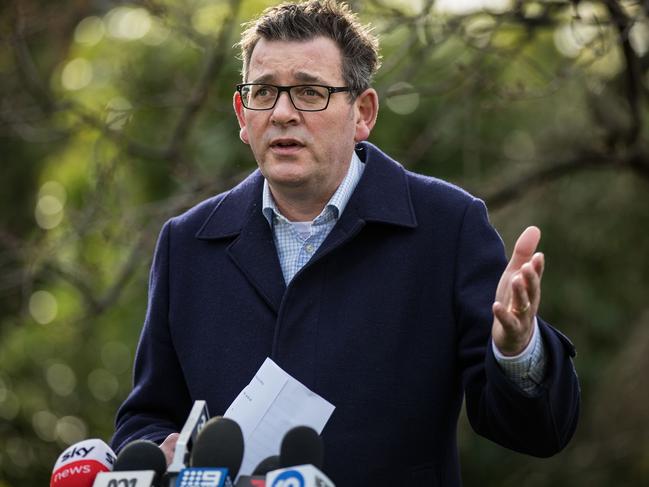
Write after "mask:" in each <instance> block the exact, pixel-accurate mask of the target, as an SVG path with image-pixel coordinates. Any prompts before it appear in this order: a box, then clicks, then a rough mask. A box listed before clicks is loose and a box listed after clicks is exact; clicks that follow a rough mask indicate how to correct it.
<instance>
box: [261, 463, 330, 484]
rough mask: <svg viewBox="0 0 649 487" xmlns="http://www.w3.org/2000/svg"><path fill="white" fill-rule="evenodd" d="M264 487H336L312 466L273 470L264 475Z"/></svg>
mask: <svg viewBox="0 0 649 487" xmlns="http://www.w3.org/2000/svg"><path fill="white" fill-rule="evenodd" d="M266 487H336V486H335V484H334V483H333V482H332V481H331V479H330V478H329V477H327V476H326V475H325V474H324V473H322V471H321V470H320V469H318V468H316V467H314V466H313V465H297V466H295V467H288V468H282V469H280V470H273V471H272V472H269V473H268V475H266Z"/></svg>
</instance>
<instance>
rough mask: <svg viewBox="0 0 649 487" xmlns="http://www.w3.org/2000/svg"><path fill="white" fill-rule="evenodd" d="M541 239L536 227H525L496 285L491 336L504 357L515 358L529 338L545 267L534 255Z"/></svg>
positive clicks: (539, 257) (540, 257) (539, 255)
mask: <svg viewBox="0 0 649 487" xmlns="http://www.w3.org/2000/svg"><path fill="white" fill-rule="evenodd" d="M540 239H541V231H540V230H539V229H538V228H537V227H527V228H526V229H525V231H523V233H521V235H520V237H518V240H517V241H516V245H515V246H514V253H513V254H512V258H511V260H510V261H509V264H507V268H506V269H505V272H503V275H502V276H501V278H500V282H499V283H498V289H497V290H496V300H495V302H494V304H493V308H492V309H493V313H494V322H493V327H492V329H491V336H492V339H493V341H494V344H495V345H496V347H497V348H498V350H499V351H500V352H501V353H502V354H503V355H507V356H514V355H518V354H519V353H521V352H522V351H523V350H525V347H526V346H527V344H528V343H529V342H530V339H531V338H532V332H533V331H534V328H533V326H534V317H535V316H536V313H537V311H538V309H539V304H540V302H541V277H542V275H543V268H544V265H545V258H544V256H543V254H542V253H540V252H536V247H537V246H538V244H539V240H540ZM535 252H536V253H535Z"/></svg>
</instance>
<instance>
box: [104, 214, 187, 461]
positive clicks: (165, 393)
mask: <svg viewBox="0 0 649 487" xmlns="http://www.w3.org/2000/svg"><path fill="white" fill-rule="evenodd" d="M171 227H172V222H171V221H169V222H167V223H166V224H165V225H164V227H163V229H162V231H161V233H160V237H159V238H158V244H157V246H156V251H155V255H154V258H153V264H152V267H151V273H150V276H149V299H148V305H147V312H146V317H145V321H144V326H143V328H142V333H141V335H140V341H139V343H138V347H137V351H136V354H135V363H134V371H133V389H132V391H131V393H130V394H129V396H128V397H127V398H126V400H125V401H124V403H123V404H122V406H121V407H120V409H119V410H118V412H117V418H116V421H115V423H116V424H115V426H116V430H115V434H114V436H113V439H112V441H111V446H112V447H113V448H114V450H115V451H116V452H117V451H119V450H120V449H121V448H122V447H124V446H125V445H126V444H127V443H130V442H131V441H133V440H136V439H147V440H151V441H154V442H156V443H160V442H161V441H162V440H164V439H165V438H166V437H167V436H168V435H169V434H170V433H173V432H177V431H180V429H181V428H182V425H183V423H184V421H185V419H186V416H187V414H188V413H189V410H190V408H191V398H190V395H189V392H188V390H187V386H186V383H185V378H184V376H183V372H182V369H181V367H180V363H179V361H178V356H177V354H176V351H175V349H174V345H173V342H172V340H171V336H170V332H169V321H168V319H169V313H168V310H169V266H170V255H169V244H170V239H171Z"/></svg>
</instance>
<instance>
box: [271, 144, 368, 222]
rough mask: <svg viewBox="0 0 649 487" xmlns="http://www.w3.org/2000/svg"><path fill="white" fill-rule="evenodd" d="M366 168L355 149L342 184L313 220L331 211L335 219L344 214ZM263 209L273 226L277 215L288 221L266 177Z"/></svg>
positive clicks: (315, 220)
mask: <svg viewBox="0 0 649 487" xmlns="http://www.w3.org/2000/svg"><path fill="white" fill-rule="evenodd" d="M364 170H365V164H363V163H362V162H361V160H360V159H359V157H358V156H357V155H356V152H355V151H354V153H353V154H352V160H351V162H350V164H349V168H348V169H347V174H346V175H345V178H344V179H343V180H342V182H341V183H340V186H338V189H336V192H335V193H334V194H333V195H332V196H331V198H330V199H329V201H328V202H327V204H326V205H325V207H324V209H323V210H322V212H321V213H320V214H319V215H318V216H317V217H316V218H315V219H314V220H313V221H314V222H317V221H318V220H319V219H320V218H321V217H323V216H324V215H326V214H327V213H329V212H331V213H333V216H334V218H335V219H338V217H339V216H340V215H341V214H342V212H343V210H344V209H345V207H346V206H347V203H348V202H349V198H351V196H352V193H353V192H354V189H355V188H356V185H357V184H358V181H360V179H361V176H362V175H363V171H364ZM261 211H262V212H263V214H264V217H266V220H268V223H269V224H270V225H271V226H272V225H273V216H276V217H277V218H279V219H280V220H282V221H288V220H287V219H286V217H284V215H282V213H281V212H280V211H279V209H278V208H277V205H276V204H275V200H274V199H273V195H272V194H271V192H270V187H269V186H268V181H267V180H266V179H264V188H263V191H262V210H261Z"/></svg>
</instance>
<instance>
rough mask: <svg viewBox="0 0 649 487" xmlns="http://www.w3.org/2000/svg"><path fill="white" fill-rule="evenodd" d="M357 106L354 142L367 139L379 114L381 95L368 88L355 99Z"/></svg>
mask: <svg viewBox="0 0 649 487" xmlns="http://www.w3.org/2000/svg"><path fill="white" fill-rule="evenodd" d="M354 105H355V106H356V133H355V134H354V142H361V141H363V140H367V139H368V137H369V136H370V132H371V131H372V129H373V128H374V124H376V117H377V116H378V114H379V95H378V94H377V93H376V90H375V89H374V88H368V89H366V90H365V91H364V92H363V93H361V94H360V95H358V97H357V98H356V100H354Z"/></svg>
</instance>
